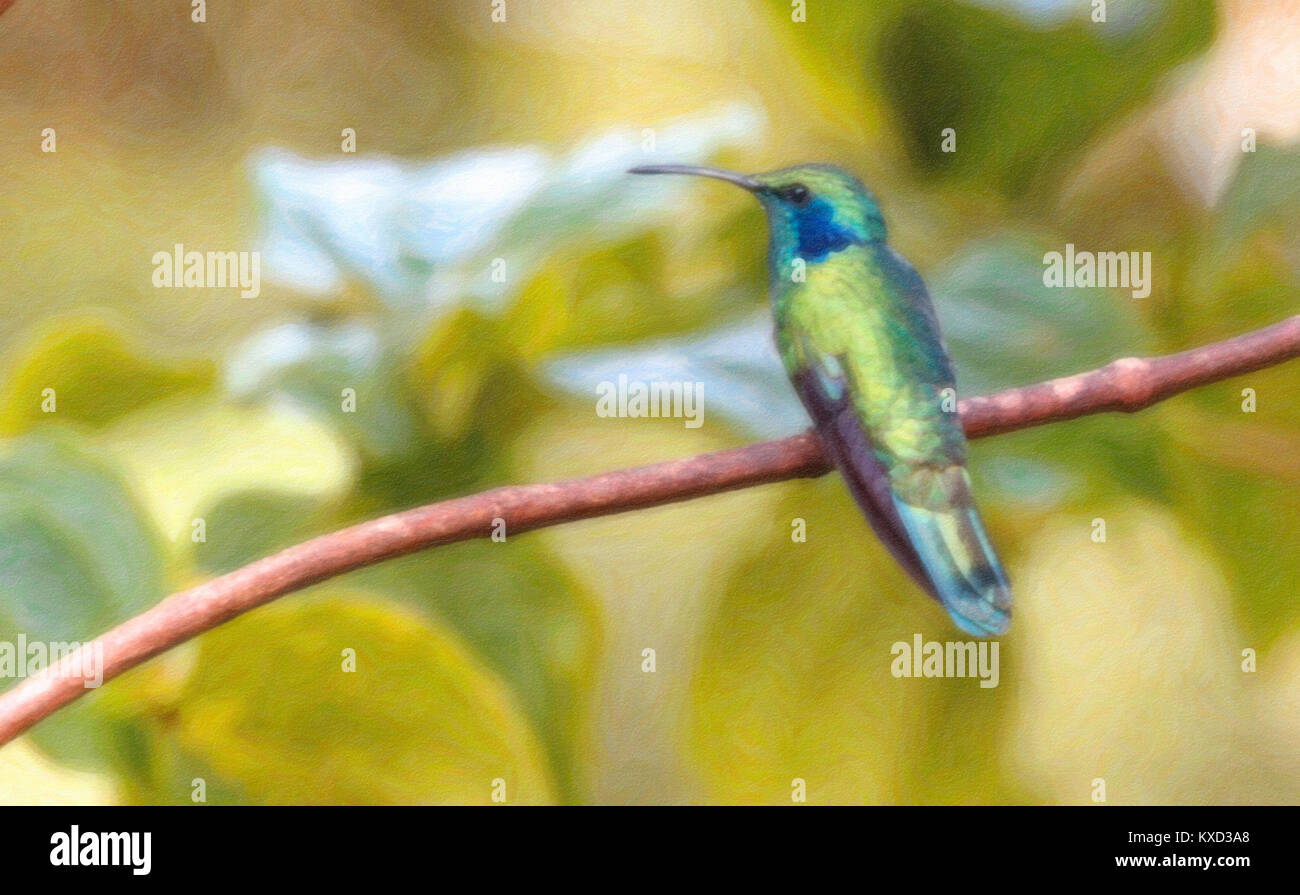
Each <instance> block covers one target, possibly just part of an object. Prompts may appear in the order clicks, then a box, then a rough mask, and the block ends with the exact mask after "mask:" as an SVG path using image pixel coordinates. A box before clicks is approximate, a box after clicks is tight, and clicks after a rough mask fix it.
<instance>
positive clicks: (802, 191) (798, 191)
mask: <svg viewBox="0 0 1300 895" xmlns="http://www.w3.org/2000/svg"><path fill="white" fill-rule="evenodd" d="M781 198H782V199H785V200H786V201H787V202H793V203H794V204H795V205H798V206H799V207H801V208H802V207H803V206H805V205H807V204H808V202H809V201H810V200H811V199H812V192H811V191H810V190H809V189H808V187H806V186H804V185H803V184H802V183H792V184H790V185H789V186H787V187H784V188H783V189H782V190H781Z"/></svg>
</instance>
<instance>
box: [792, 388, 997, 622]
mask: <svg viewBox="0 0 1300 895" xmlns="http://www.w3.org/2000/svg"><path fill="white" fill-rule="evenodd" d="M792 378H793V382H794V385H795V389H796V391H798V392H799V396H800V397H801V398H802V399H803V402H804V406H806V407H807V408H808V412H809V414H810V415H811V416H812V418H813V421H814V422H816V423H817V433H818V435H819V436H820V437H821V441H822V444H823V446H824V447H825V448H826V450H827V453H828V454H829V455H830V456H831V458H832V459H833V460H834V462H835V465H836V466H837V467H838V468H839V470H840V473H841V475H843V476H844V482H845V484H846V485H848V488H849V492H850V493H851V494H852V495H853V498H854V500H855V501H856V502H857V504H858V506H859V507H860V508H861V509H862V512H863V514H864V515H865V516H866V517H867V521H868V522H869V523H870V524H871V527H872V528H873V529H874V530H875V532H876V535H877V536H878V537H879V538H880V540H881V542H882V543H883V544H884V545H885V547H886V548H888V550H889V552H890V553H891V554H893V556H894V559H895V560H897V561H898V564H899V565H900V566H902V567H903V569H904V571H906V572H907V573H908V574H909V575H911V576H912V578H913V579H915V580H916V582H917V583H918V584H920V585H921V587H923V588H925V590H926V591H927V592H928V593H929V594H930V595H931V596H932V597H934V598H935V599H936V600H938V601H939V602H940V603H941V604H943V606H944V608H945V609H947V610H948V614H949V615H951V616H952V619H953V621H954V622H956V623H957V625H958V626H959V627H961V629H962V630H963V631H967V632H969V633H971V634H975V635H977V636H980V637H987V636H990V635H994V634H1003V633H1005V632H1006V630H1007V627H1008V626H1009V625H1010V624H1011V591H1010V588H1009V586H1008V584H1007V577H1006V573H1005V572H1003V570H1002V564H1001V563H999V562H998V558H997V556H996V554H994V552H993V548H992V547H991V546H990V544H989V538H988V535H987V534H986V533H985V531H984V523H983V522H981V521H980V517H979V514H978V513H977V512H976V510H975V505H974V503H973V501H972V499H971V493H970V477H969V475H968V474H967V473H966V469H965V468H964V467H963V466H960V465H950V466H946V467H943V468H939V467H935V466H919V467H914V468H913V470H912V474H911V475H910V476H907V477H906V478H907V479H908V481H907V488H906V490H905V492H904V493H906V494H907V495H908V496H909V497H913V496H922V497H925V498H926V499H924V500H922V499H918V500H917V501H916V502H911V501H909V500H906V499H904V498H903V497H901V496H900V495H899V492H898V490H896V487H895V481H894V477H893V476H891V475H890V473H889V471H888V470H887V469H886V468H885V466H884V464H883V463H882V462H881V461H880V459H879V458H878V457H877V456H876V453H875V451H874V450H873V448H872V445H871V440H870V438H869V437H868V436H867V433H866V430H865V429H864V428H863V426H862V424H861V422H860V421H859V420H858V418H857V416H856V414H855V413H854V412H853V408H852V407H851V406H850V405H849V403H848V400H847V390H846V389H844V388H842V387H841V388H839V389H831V388H827V387H826V385H825V382H824V378H823V377H819V376H818V375H817V374H816V373H815V372H814V371H812V370H808V371H803V372H798V373H796V374H794V375H793V377H792ZM921 504H924V506H922V505H921Z"/></svg>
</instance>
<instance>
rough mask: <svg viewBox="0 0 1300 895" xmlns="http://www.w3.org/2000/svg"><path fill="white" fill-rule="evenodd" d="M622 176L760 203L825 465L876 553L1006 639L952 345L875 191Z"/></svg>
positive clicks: (787, 359)
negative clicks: (837, 477) (721, 185)
mask: <svg viewBox="0 0 1300 895" xmlns="http://www.w3.org/2000/svg"><path fill="white" fill-rule="evenodd" d="M629 173H632V174H688V175H694V176H697V177H711V178H715V179H717V180H725V181H727V182H728V183H731V184H734V185H736V186H738V187H741V188H742V189H745V190H748V191H749V192H750V193H752V194H753V195H754V197H755V198H757V199H758V201H759V203H760V204H761V205H762V206H763V211H764V212H766V215H767V225H768V249H767V267H768V280H769V298H770V300H771V306H772V315H773V318H774V320H775V324H776V326H775V330H776V332H775V335H776V346H777V350H778V351H779V353H780V355H781V361H782V363H783V364H784V366H785V370H786V373H787V374H788V375H789V377H790V381H791V382H792V383H793V385H794V389H795V391H796V392H797V393H798V395H799V398H800V400H801V401H802V402H803V405H804V407H805V408H806V409H807V411H808V415H809V416H810V417H811V418H812V421H813V424H814V427H815V429H816V432H817V434H818V436H819V437H820V439H821V442H822V445H823V446H824V449H825V451H826V453H827V455H828V456H829V457H830V458H831V459H832V460H833V461H834V463H835V466H836V467H837V468H838V469H839V471H840V474H841V475H842V476H843V478H844V481H845V483H846V484H847V485H848V488H849V491H850V493H851V494H852V495H853V498H854V500H855V501H856V503H857V504H858V506H859V507H860V508H861V509H862V512H863V514H864V515H865V516H866V518H867V521H868V522H869V523H870V524H871V527H872V528H873V529H874V530H875V532H876V535H877V536H878V537H879V538H880V540H881V541H882V542H883V543H884V545H885V547H886V548H888V550H889V551H890V553H891V554H893V556H894V558H895V559H896V560H897V561H898V563H899V565H901V566H902V567H903V569H904V570H906V571H907V573H908V574H909V575H911V577H912V578H913V579H915V580H916V582H917V583H918V584H919V585H920V586H921V587H922V588H923V589H925V590H926V591H927V592H928V593H929V594H930V596H932V597H933V598H935V599H936V600H938V601H939V603H941V604H942V605H943V607H944V608H945V609H946V610H947V611H948V614H949V615H950V616H951V617H952V620H953V621H954V622H955V623H956V624H957V626H958V627H960V628H961V629H962V630H963V631H966V632H968V633H971V634H974V635H976V636H980V637H988V636H992V635H996V634H1002V633H1005V632H1006V630H1007V627H1008V625H1009V624H1010V621H1011V589H1010V586H1009V584H1008V583H1007V576H1006V572H1005V571H1004V570H1003V568H1002V564H1001V563H1000V562H999V561H998V558H997V555H996V554H995V553H994V552H993V547H992V545H991V544H990V542H989V536H988V533H987V531H985V528H984V523H983V522H982V521H981V520H980V516H979V512H978V511H977V510H976V508H975V503H974V500H973V499H972V497H971V482H970V475H969V473H968V472H967V471H966V436H965V433H964V432H963V431H962V426H961V418H960V416H959V414H958V413H957V412H956V411H957V407H956V397H955V395H956V390H955V381H954V377H953V371H952V362H951V361H950V359H949V357H948V349H947V345H946V344H945V342H944V339H943V335H942V333H941V332H940V331H939V323H938V320H937V318H936V317H935V312H934V305H933V303H932V302H931V300H930V294H929V291H928V290H927V289H926V287H925V283H924V282H922V280H921V277H920V275H919V274H918V273H917V272H916V269H915V268H913V267H912V265H911V264H909V263H908V262H907V260H906V259H905V258H903V256H902V255H900V254H898V252H896V251H895V250H894V249H893V248H892V247H891V246H890V245H889V243H888V242H887V241H886V236H885V221H884V218H883V217H882V216H881V213H880V206H879V205H878V204H877V203H876V199H875V197H874V196H873V195H872V194H871V192H870V191H869V190H868V189H867V188H866V187H865V186H863V184H862V182H861V181H859V180H858V179H857V178H856V177H854V176H853V175H852V174H849V173H848V172H847V171H844V170H843V169H841V168H837V167H835V166H834V165H822V164H810V165H798V166H795V167H791V168H782V169H781V170H778V171H772V172H770V173H767V174H749V175H747V174H738V173H736V172H733V171H726V170H722V169H718V168H702V167H697V166H694V165H642V166H640V167H636V168H632V169H631V171H630V172H629Z"/></svg>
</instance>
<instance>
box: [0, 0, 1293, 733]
mask: <svg viewBox="0 0 1300 895" xmlns="http://www.w3.org/2000/svg"><path fill="white" fill-rule="evenodd" d="M2 2H3V0H0V3H2ZM1298 356H1300V315H1297V316H1295V317H1290V318H1288V319H1286V320H1284V321H1282V322H1281V323H1277V324H1274V325H1273V326H1270V327H1266V328H1265V329H1261V330H1256V331H1255V332H1252V333H1247V334H1246V335H1243V336H1238V337H1236V338H1234V339H1228V340H1226V341H1223V342H1215V343H1213V344H1211V345H1205V346H1203V347H1201V348H1195V349H1192V350H1190V351H1184V352H1181V353H1179V354H1170V355H1166V356H1164V357H1154V358H1125V359H1123V360H1117V361H1115V362H1113V363H1111V364H1108V365H1106V366H1105V367H1102V368H1100V369H1098V370H1092V371H1090V372H1087V373H1080V374H1078V375H1076V376H1067V377H1065V378H1063V379H1053V380H1051V381H1049V382H1042V383H1038V384H1037V385H1030V386H1026V387H1024V388H1016V389H1010V390H1008V391H1004V392H998V393H996V394H993V395H988V396H985V397H979V398H971V399H969V400H966V401H962V402H961V404H960V407H959V410H960V412H961V418H962V425H963V426H964V428H965V430H966V434H967V436H968V437H970V438H982V437H984V436H987V435H998V434H1001V433H1003V432H1012V431H1015V430H1017V429H1024V428H1027V427H1029V426H1038V425H1042V424H1044V423H1051V422H1056V421H1058V420H1067V419H1074V418H1075V417H1080V416H1086V415H1088V414H1093V413H1102V412H1105V411H1123V412H1127V413H1132V412H1134V411H1137V410H1141V409H1143V408H1145V407H1149V406H1151V405H1152V404H1155V403H1157V402H1159V401H1162V400H1164V399H1165V398H1168V397H1169V396H1171V395H1175V394H1178V393H1179V392H1183V391H1187V390H1188V389H1191V388H1195V387H1197V386H1201V385H1207V384H1209V383H1212V382H1217V381H1219V380H1221V379H1226V378H1228V377H1229V376H1236V375H1240V374H1242V373H1249V372H1252V371H1254V370H1259V369H1262V368H1264V367H1269V366H1272V365H1274V364H1280V363H1282V362H1284V361H1287V360H1291V359H1293V358H1295V357H1298ZM830 468H831V467H830V463H829V462H828V461H827V459H826V457H825V456H824V455H823V454H822V451H821V447H820V445H819V443H818V440H817V437H816V435H815V434H813V433H812V432H805V433H803V434H800V435H795V436H792V437H790V438H783V439H781V440H779V441H768V442H764V443H761V444H752V445H749V446H748V447H742V448H734V449H732V450H726V451H718V452H716V453H711V454H701V455H699V456H696V457H690V458H687V459H684V460H671V461H669V462H667V463H656V464H653V465H651V466H640V467H636V468H633V469H621V470H618V471H616V472H607V473H603V474H601V475H595V476H590V477H588V478H583V479H572V480H569V481H564V482H556V483H554V484H548V485H517V486H510V487H505V488H496V489H494V490H492V491H484V492H482V493H481V494H474V495H471V496H469V497H461V498H458V499H455V500H447V501H443V502H442V503H435V504H429V505H428V506H423V507H417V508H416V509H413V510H407V511H405V512H401V513H394V514H393V515H391V516H384V517H383V518H380V519H374V520H371V521H369V522H363V523H361V524H359V525H354V526H352V527H351V528H345V529H343V530H342V531H336V532H332V533H330V534H325V535H321V536H320V537H317V538H313V539H311V540H310V541H306V542H304V543H302V544H298V545H296V546H294V547H290V548H288V549H287V550H282V551H281V552H279V553H277V554H275V555H274V556H270V557H267V558H266V559H263V560H259V561H258V562H255V563H253V564H252V565H248V566H245V567H243V568H242V569H237V570H236V571H234V572H230V573H229V574H226V575H222V576H221V577H220V578H214V579H213V580H211V581H209V582H207V583H205V584H201V585H199V586H198V587H194V588H191V589H189V590H185V591H181V592H180V593H176V594H173V595H172V596H170V597H167V598H166V599H165V600H163V601H162V602H160V603H158V604H157V605H156V606H154V607H153V608H151V609H148V610H146V611H145V612H143V613H141V614H140V615H138V616H136V617H135V618H132V619H130V620H129V621H127V622H125V623H123V624H121V625H119V626H118V627H116V628H114V629H113V630H111V631H109V632H108V633H106V634H104V635H103V636H102V637H100V638H99V640H98V641H94V642H93V643H91V644H87V645H85V646H82V647H81V649H80V650H78V651H77V652H75V653H73V654H72V655H70V656H66V657H64V659H63V660H62V661H61V662H60V663H58V664H57V665H55V666H53V667H52V668H50V669H47V670H46V671H45V672H44V673H42V674H40V675H37V676H34V677H30V678H28V679H26V680H24V681H22V682H21V683H20V684H19V685H18V686H16V687H14V688H12V689H11V690H9V691H7V692H5V693H3V694H0V744H3V743H7V742H9V741H10V740H12V739H13V738H14V737H16V736H18V735H19V734H21V733H22V732H23V731H25V730H27V729H28V728H30V727H31V726H32V725H33V724H36V723H37V722H38V721H40V720H41V719H43V718H45V717H47V716H49V715H50V714H52V713H53V712H55V711H56V710H58V709H59V708H61V707H62V706H65V705H67V704H68V703H70V702H72V701H73V700H75V699H76V698H77V697H79V696H81V695H82V694H83V693H85V692H86V688H85V686H84V684H83V680H82V678H81V677H80V676H79V675H77V674H74V673H72V671H73V670H74V669H79V668H85V667H87V666H86V665H85V664H84V663H85V660H86V658H87V655H86V653H87V651H88V650H89V649H91V648H93V646H94V645H95V644H99V645H100V646H102V650H103V653H102V655H103V664H102V669H103V679H104V680H109V679H111V678H114V677H116V676H117V675H119V674H121V673H122V672H124V671H126V670H128V669H130V668H134V667H135V666H136V665H139V664H140V663H141V662H144V661H145V660H147V659H149V658H152V657H153V656H156V655H158V654H159V653H161V652H163V651H165V650H168V649H171V648H172V647H174V646H176V645H177V644H179V643H183V642H184V641H186V640H189V639H190V638H191V637H194V636H195V635H198V634H201V633H203V632H204V631H207V630H209V629H211V628H215V627H216V626H217V625H220V624H221V623H223V622H226V621H229V620H230V619H232V618H234V617H235V616H237V615H241V614H242V613H245V612H248V611H249V610H250V609H255V608H257V607H258V606H261V605H263V604H265V603H268V602H270V601H271V600H274V599H275V598H276V597H279V596H282V595H284V594H287V593H291V592H293V591H296V590H300V589H302V588H304V587H307V586H309V585H312V584H316V583H317V582H320V581H324V580H326V579H328V578H333V577H334V576H336V575H342V574H343V573H344V572H349V571H352V570H353V569H358V568H361V567H362V566H368V565H372V564H374V563H378V562H382V561H383V560H386V559H392V558H393V557H397V556H403V555H405V554H408V553H414V552H416V551H418V550H424V549H426V548H428V547H437V546H440V545H442V544H451V543H455V542H456V541H464V540H468V539H471V538H481V537H487V536H488V535H489V534H490V533H491V531H492V520H493V519H496V518H502V519H506V520H508V523H509V527H510V532H511V533H512V534H514V533H518V532H525V531H532V530H533V529H537V528H545V527H546V526H549V525H559V524H561V523H564V522H573V521H576V520H579V519H591V518H594V517H596V516H605V515H609V514H611V513H621V512H626V511H627V510H637V509H642V508H645V507H652V506H658V505H660V504H666V503H674V502H676V501H681V500H689V499H691V498H693V497H702V496H704V495H706V494H718V493H721V492H723V491H732V490H735V489H738V488H748V487H751V486H754V485H762V484H765V483H767V482H779V481H782V480H785V479H794V478H815V477H817V476H820V475H824V474H825V473H827V472H829V471H830ZM92 667H93V666H92Z"/></svg>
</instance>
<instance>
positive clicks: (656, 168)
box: [631, 165, 885, 268]
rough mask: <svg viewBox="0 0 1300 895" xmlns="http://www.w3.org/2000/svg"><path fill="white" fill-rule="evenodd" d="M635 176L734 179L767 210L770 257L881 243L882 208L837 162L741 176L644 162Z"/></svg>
mask: <svg viewBox="0 0 1300 895" xmlns="http://www.w3.org/2000/svg"><path fill="white" fill-rule="evenodd" d="M631 173H633V174H693V175H695V176H697V177H712V178H715V179H717V180H725V181H727V182H728V183H734V184H735V185H736V186H739V187H741V188H743V189H746V190H748V191H749V192H751V193H753V194H754V196H755V197H756V198H757V199H758V201H759V202H760V203H762V205H763V210H764V211H766V212H767V224H768V229H769V231H770V232H771V253H772V258H771V260H772V261H773V263H774V264H775V265H776V266H778V267H781V268H784V266H785V265H784V264H783V263H782V262H784V261H787V260H789V259H792V258H795V257H799V258H803V259H804V261H806V262H809V263H815V262H818V261H825V260H826V259H827V258H828V257H830V256H831V255H832V254H834V253H835V252H838V251H841V250H843V249H846V248H848V247H849V246H851V245H863V244H866V243H868V242H875V241H883V240H884V238H885V222H884V219H883V218H882V217H881V216H880V207H879V206H878V205H876V199H875V197H874V196H872V195H871V192H870V191H869V190H868V189H867V188H866V187H865V186H863V185H862V182H861V181H860V180H858V179H857V178H856V177H854V176H853V175H852V174H849V173H848V172H847V171H844V170H842V169H840V168H837V167H835V166H834V165H796V166H795V167H792V168H782V169H780V170H779V171H771V172H769V173H767V174H737V173H735V172H734V171H724V170H722V169H719V168H700V167H696V166H694V165H642V166H640V167H638V168H633V169H631Z"/></svg>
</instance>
